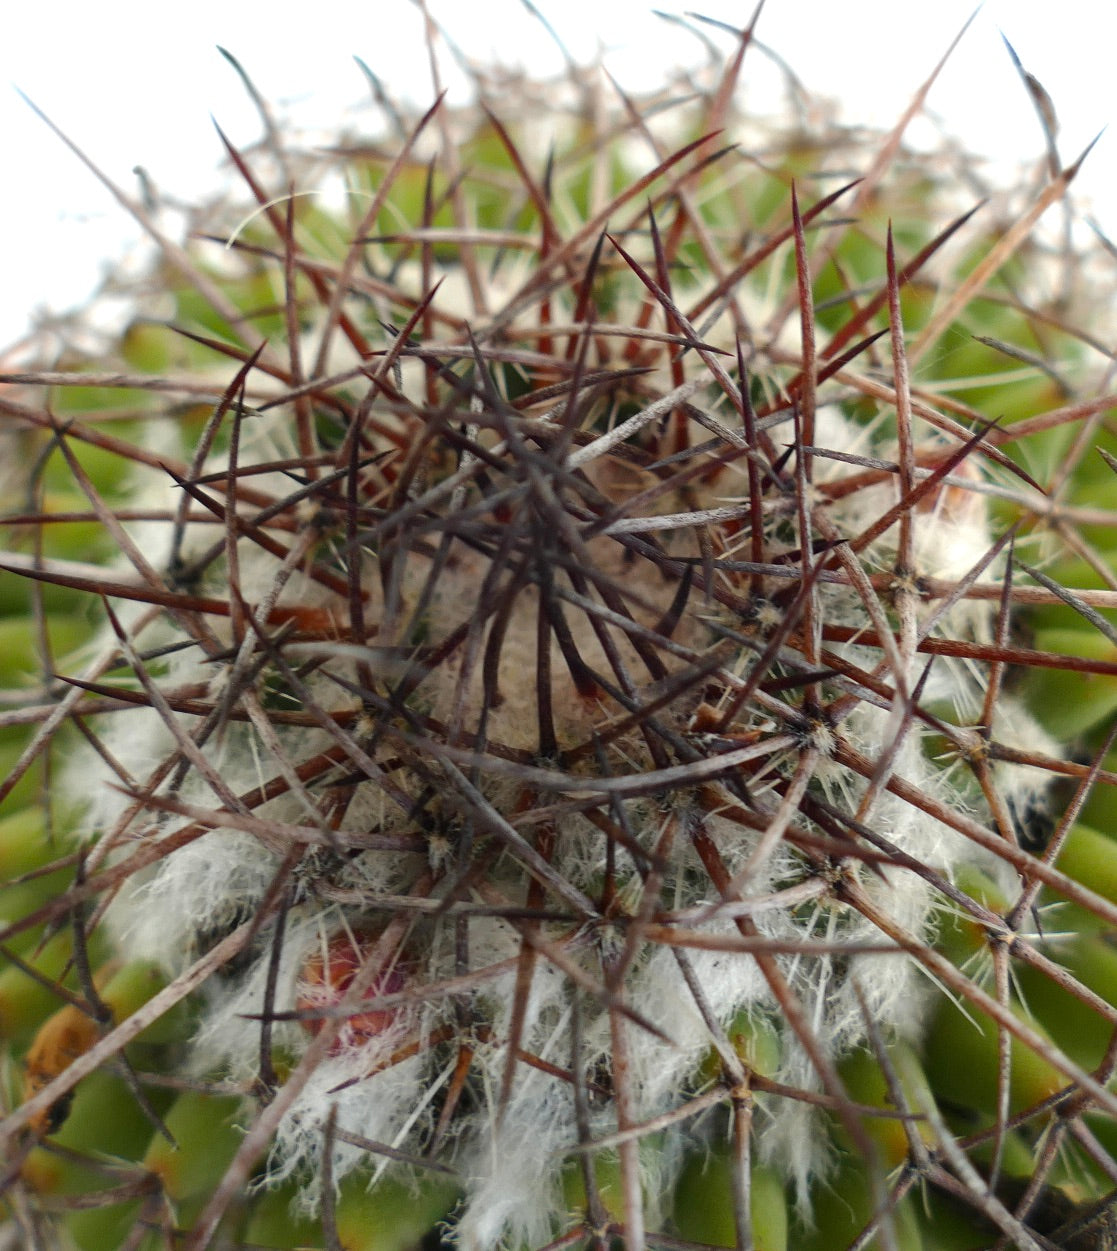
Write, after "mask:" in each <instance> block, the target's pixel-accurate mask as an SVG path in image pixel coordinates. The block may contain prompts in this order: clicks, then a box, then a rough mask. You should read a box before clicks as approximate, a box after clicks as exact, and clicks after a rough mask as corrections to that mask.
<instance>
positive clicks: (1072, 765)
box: [0, 32, 1117, 1251]
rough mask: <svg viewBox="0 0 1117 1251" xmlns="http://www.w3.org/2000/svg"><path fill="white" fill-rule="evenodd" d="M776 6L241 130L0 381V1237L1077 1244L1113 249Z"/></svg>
mask: <svg viewBox="0 0 1117 1251" xmlns="http://www.w3.org/2000/svg"><path fill="white" fill-rule="evenodd" d="M723 36H724V37H725V38H727V39H728V36H727V35H725V34H724V32H723ZM749 37H750V36H749V32H742V33H741V34H740V36H739V37H738V38H737V40H736V41H735V43H731V44H730V45H729V46H728V50H727V54H726V56H725V58H724V60H722V61H720V62H719V63H718V64H717V65H716V66H714V65H711V66H707V67H706V69H705V70H703V71H702V72H701V73H698V72H695V73H690V74H680V75H679V76H678V78H677V79H675V80H674V81H672V82H671V83H670V84H669V86H667V87H666V88H664V89H663V90H662V91H661V92H659V93H658V94H656V95H654V96H652V97H648V98H641V99H631V98H629V97H627V96H626V95H625V94H624V93H623V91H621V90H620V89H618V88H617V87H616V86H615V85H613V84H609V83H608V82H607V81H605V80H604V79H603V78H601V77H600V76H598V75H597V74H596V73H594V72H591V71H589V70H580V71H577V72H573V71H572V72H571V74H570V76H569V77H568V79H567V80H565V81H563V82H561V83H544V84H535V83H531V82H525V81H519V80H516V81H511V80H508V79H506V78H500V77H498V76H494V75H488V74H478V76H477V81H476V90H477V100H476V103H475V104H474V105H473V106H471V107H468V108H450V107H449V106H447V105H446V104H445V103H444V102H441V101H440V102H437V103H435V104H434V105H433V106H432V107H431V108H430V110H429V111H428V112H426V113H424V114H423V115H421V116H411V115H409V114H408V113H407V111H406V110H405V109H403V108H400V107H396V106H395V105H393V104H392V103H391V102H390V101H388V100H387V98H386V96H385V95H384V93H383V92H382V91H380V92H379V98H380V106H381V107H380V109H379V111H378V113H377V116H376V118H375V120H374V121H371V122H370V123H369V130H368V132H367V134H366V135H365V136H364V137H357V136H354V135H345V136H339V137H338V138H337V140H336V141H335V142H333V143H331V144H330V145H328V146H326V147H323V146H317V147H314V148H310V147H304V146H302V145H301V144H300V142H299V139H298V137H297V136H287V135H285V134H284V133H283V130H282V127H275V126H272V125H270V124H269V126H268V127H266V135H265V139H264V140H263V141H262V142H261V143H260V144H259V145H257V146H255V147H253V148H252V149H249V150H246V151H240V150H238V149H236V148H235V147H234V146H233V145H232V144H228V145H227V155H228V158H229V162H230V167H231V169H232V170H233V172H234V177H235V181H236V183H237V185H238V188H239V191H238V192H236V193H234V192H232V191H231V192H230V194H228V195H227V196H225V197H222V198H221V199H220V200H218V201H214V202H211V203H207V204H205V205H204V206H202V207H200V208H199V209H197V211H196V214H195V217H194V220H193V221H192V223H191V230H190V234H189V239H188V240H187V241H186V242H185V243H180V242H178V241H177V240H175V239H173V238H170V237H168V236H166V235H164V234H163V233H161V231H160V229H159V226H158V224H157V220H156V218H155V217H153V216H152V215H150V213H149V211H148V209H145V208H144V207H142V206H140V205H138V204H136V205H132V208H133V211H134V212H135V213H136V215H137V217H138V218H139V220H140V221H141V222H142V223H144V224H145V226H146V227H147V228H148V229H149V231H150V233H151V236H152V238H153V239H154V240H155V242H156V244H157V245H158V249H159V255H158V259H157V260H156V261H155V262H154V263H153V264H152V265H151V267H150V268H149V269H148V271H147V272H146V273H145V274H144V275H143V277H142V278H140V279H138V280H134V281H132V280H130V281H129V283H128V284H127V287H126V290H125V291H124V295H125V296H126V301H125V302H126V305H127V308H128V311H129V318H128V323H127V325H126V326H124V327H123V329H121V330H119V332H117V331H111V332H109V333H108V334H107V335H105V334H103V333H102V341H101V342H99V343H97V344H96V346H95V347H91V346H90V341H91V336H93V335H94V331H93V330H92V326H93V325H94V321H93V320H92V319H91V318H89V317H86V316H83V317H81V318H79V319H76V320H75V321H74V322H73V324H70V325H64V326H62V327H61V328H58V327H54V328H52V329H51V331H50V333H49V334H48V333H47V332H46V331H44V332H42V333H41V334H40V335H39V336H38V339H37V340H36V341H35V342H34V344H33V348H32V349H31V353H30V356H29V358H28V359H26V360H23V361H20V362H17V363H16V366H15V367H13V368H10V369H9V370H8V372H7V373H6V374H5V375H4V377H3V382H4V384H5V389H4V391H3V393H2V394H0V417H2V419H3V429H4V433H5V439H6V441H7V443H6V446H8V447H9V448H10V449H11V452H12V455H11V462H12V468H11V471H10V478H9V484H10V485H9V489H8V492H7V494H8V499H9V505H8V508H7V510H6V511H7V515H6V517H5V518H4V530H3V533H4V535H5V551H4V555H3V557H2V558H0V570H2V572H0V587H2V590H0V600H2V603H0V608H2V612H3V616H2V618H0V629H2V631H3V636H4V639H5V641H6V644H7V646H6V648H5V654H4V658H3V661H2V664H3V675H4V682H5V685H6V688H7V689H6V692H5V709H6V711H5V712H4V713H3V729H2V733H3V740H2V743H0V746H2V750H3V752H4V763H5V770H4V772H5V776H6V780H5V781H4V782H3V784H2V785H0V794H2V796H3V805H4V806H3V808H2V809H0V873H2V874H3V880H4V885H3V887H2V890H0V944H2V946H0V952H2V957H3V960H4V962H5V963H4V966H3V970H2V971H0V1035H2V1037H3V1039H4V1043H5V1046H6V1048H7V1055H8V1058H9V1062H8V1065H7V1068H6V1071H5V1072H6V1076H5V1087H4V1090H5V1118H4V1120H3V1122H2V1125H0V1135H2V1136H3V1141H4V1143H5V1152H4V1155H3V1159H4V1161H5V1165H4V1168H5V1171H4V1175H3V1191H2V1199H0V1202H2V1203H3V1205H4V1207H3V1220H4V1222H5V1226H4V1228H5V1229H6V1230H8V1231H11V1235H10V1236H11V1238H12V1239H16V1240H18V1239H20V1238H23V1239H24V1241H25V1244H26V1245H28V1246H44V1247H53V1246H60V1247H78V1248H81V1251H115V1249H116V1248H124V1247H128V1248H142V1249H144V1251H149V1249H150V1251H155V1249H157V1248H160V1249H162V1248H172V1247H174V1248H178V1247H185V1248H190V1249H192V1251H195V1249H200V1248H203V1247H211V1246H212V1247H229V1248H281V1247H321V1248H327V1249H336V1248H346V1249H347V1251H361V1249H363V1248H376V1249H379V1251H388V1249H393V1251H405V1249H407V1248H412V1247H420V1246H421V1247H425V1248H432V1247H435V1246H438V1245H441V1244H442V1243H446V1244H447V1245H460V1246H462V1247H466V1248H470V1249H476V1251H484V1249H488V1248H496V1247H504V1248H509V1249H514V1251H528V1249H529V1248H543V1247H575V1246H585V1247H595V1248H608V1247H614V1246H624V1247H626V1248H632V1249H633V1251H635V1249H638V1248H643V1247H673V1248H686V1247H705V1246H737V1247H750V1246H751V1247H757V1248H765V1249H771V1251H782V1248H785V1247H789V1246H794V1247H797V1248H818V1249H819V1251H831V1249H833V1251H837V1249H838V1248H845V1247H869V1246H872V1247H880V1248H892V1247H897V1248H905V1249H907V1248H926V1249H927V1251H935V1249H940V1248H941V1249H942V1251H947V1249H949V1248H964V1247H979V1246H992V1245H998V1246H1018V1247H1027V1248H1034V1247H1049V1246H1051V1245H1053V1244H1054V1245H1059V1246H1067V1247H1072V1246H1073V1247H1086V1246H1095V1245H1099V1246H1100V1245H1108V1243H1105V1242H1103V1241H1101V1239H1103V1238H1105V1237H1108V1234H1107V1233H1106V1232H1105V1231H1106V1230H1107V1228H1108V1224H1107V1222H1108V1220H1109V1216H1108V1211H1109V1209H1108V1206H1107V1201H1108V1196H1109V1193H1110V1191H1111V1190H1112V1188H1113V1186H1114V1179H1115V1177H1117V1162H1115V1159H1114V1154H1113V1153H1114V1152H1115V1151H1117V1120H1115V1113H1117V1095H1115V1094H1114V1093H1113V1090H1112V1088H1111V1087H1112V1082H1111V1077H1112V1070H1113V1064H1114V1061H1113V1054H1114V1045H1113V1038H1114V1029H1113V1026H1114V1023H1115V1022H1117V1008H1114V1006H1113V1005H1114V1003H1115V1002H1117V957H1115V955H1114V950H1113V945H1112V937H1113V934H1114V932H1115V931H1117V878H1115V877H1114V872H1113V868H1112V864H1113V854H1112V853H1113V848H1112V844H1111V840H1110V838H1109V836H1108V834H1107V833H1106V831H1107V830H1108V829H1109V828H1110V826H1111V824H1112V822H1111V818H1112V815H1113V811H1114V801H1113V792H1112V789H1111V787H1112V784H1113V783H1114V781H1117V772H1114V768H1115V762H1114V760H1113V758H1112V742H1111V740H1112V734H1111V732H1110V722H1111V717H1112V712H1113V710H1114V708H1115V707H1117V647H1115V643H1117V635H1115V633H1114V626H1113V624H1112V622H1111V619H1110V617H1109V616H1107V615H1106V614H1107V613H1108V612H1110V611H1111V610H1112V608H1113V607H1117V578H1115V574H1114V558H1113V553H1114V551H1115V550H1117V549H1115V548H1114V545H1113V539H1112V529H1111V527H1112V525H1113V521H1114V518H1115V517H1117V514H1115V513H1114V511H1113V509H1112V505H1111V500H1112V498H1113V473H1114V469H1115V467H1117V461H1115V460H1114V457H1115V456H1117V433H1115V431H1114V429H1113V426H1112V412H1111V410H1112V407H1113V400H1112V397H1111V396H1109V395H1108V394H1107V390H1108V386H1109V382H1108V379H1109V373H1110V370H1111V355H1112V349H1111V346H1110V342H1111V338H1112V323H1111V319H1110V320H1107V318H1108V317H1109V310H1108V308H1107V299H1109V298H1110V297H1111V292H1112V287H1113V261H1112V257H1111V256H1110V255H1109V254H1107V253H1106V251H1105V250H1104V249H1101V248H1099V249H1098V250H1097V251H1096V253H1095V252H1089V251H1088V250H1087V249H1088V247H1089V245H1088V244H1086V243H1084V242H1083V241H1082V240H1080V239H1079V237H1078V235H1077V233H1076V231H1075V229H1073V223H1072V221H1071V216H1070V209H1069V207H1068V205H1067V194H1066V193H1067V189H1068V187H1069V186H1070V184H1071V181H1072V178H1073V175H1074V173H1075V170H1076V168H1077V166H1076V164H1074V163H1071V164H1069V165H1063V164H1061V163H1059V162H1055V163H1053V164H1052V166H1051V167H1050V168H1047V169H1045V171H1044V173H1043V175H1042V177H1040V178H1039V179H1036V178H1035V177H1032V176H1031V175H1029V176H1027V177H1025V178H1023V179H1022V181H1021V184H1020V186H1018V187H1016V188H1012V189H1009V190H1007V191H1005V190H997V189H991V190H990V194H989V196H988V198H987V199H986V198H985V197H984V196H979V194H977V193H975V190H974V189H975V186H976V185H977V184H978V183H979V173H978V171H977V168H976V167H975V165H974V164H973V162H972V161H971V160H970V159H969V158H967V157H964V156H958V155H957V154H956V153H952V152H949V151H946V150H944V151H941V152H934V153H925V152H922V153H917V152H914V151H912V150H910V149H909V148H908V147H906V146H905V142H904V126H903V124H900V125H898V127H897V129H896V131H895V132H894V133H892V134H890V135H880V134H875V133H871V132H868V131H863V130H853V129H844V128H838V127H836V126H833V125H829V124H826V123H819V122H817V121H811V120H810V119H813V118H814V116H815V114H814V112H813V111H811V110H805V111H804V113H803V115H802V116H801V117H798V118H792V119H788V120H787V121H786V122H785V123H781V124H780V125H776V124H774V123H768V122H766V123H764V124H763V125H762V124H760V123H758V122H757V121H756V120H755V118H750V116H749V115H748V113H747V111H746V110H745V109H744V108H743V107H742V105H741V103H740V101H741V92H740V87H741V84H742V82H744V81H746V80H747V74H748V66H749V63H750V62H749V57H748V55H746V54H747V51H748V46H749ZM985 190H989V189H985ZM979 198H980V199H981V203H978V202H977V201H978V200H979ZM121 199H122V200H123V201H124V202H125V203H126V204H129V203H130V201H129V199H128V197H127V196H126V195H125V194H123V193H121ZM1045 213H1046V214H1047V215H1048V217H1054V216H1058V215H1059V214H1064V215H1065V217H1064V220H1065V222H1066V223H1067V228H1066V229H1065V230H1063V231H1054V232H1052V231H1048V232H1047V233H1043V232H1042V231H1041V230H1040V227H1041V226H1043V225H1045V224H1046V223H1047V220H1048V218H1044V222H1040V219H1041V217H1043V215H1044V214H1045Z"/></svg>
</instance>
